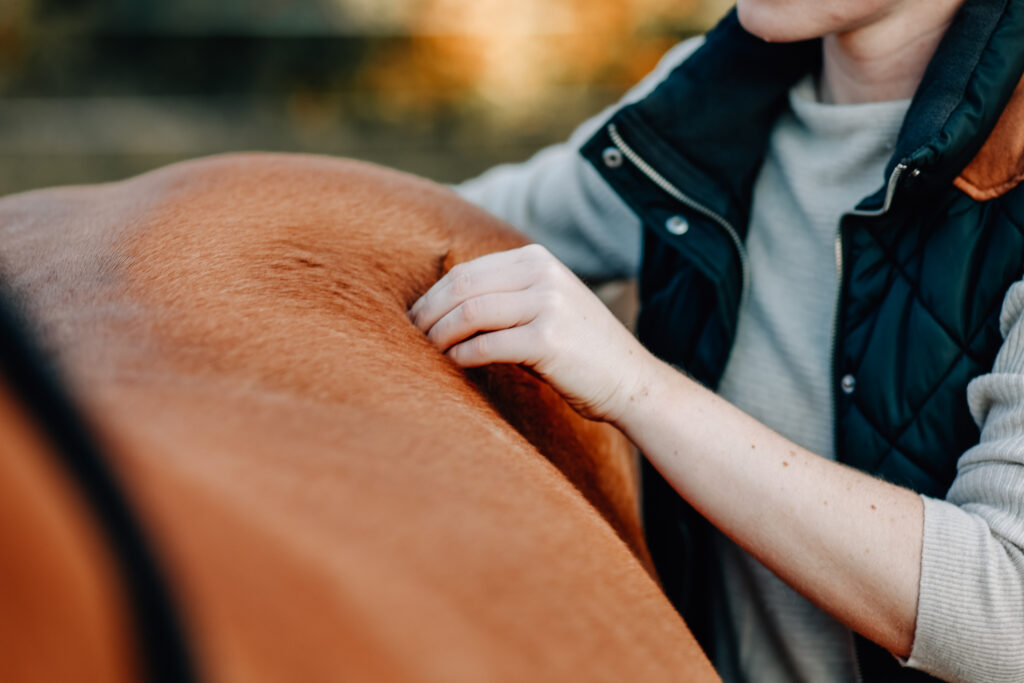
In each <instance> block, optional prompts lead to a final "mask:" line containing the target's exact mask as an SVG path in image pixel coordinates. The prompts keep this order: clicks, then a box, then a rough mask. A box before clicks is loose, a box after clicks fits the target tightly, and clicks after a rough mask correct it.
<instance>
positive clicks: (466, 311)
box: [459, 299, 482, 324]
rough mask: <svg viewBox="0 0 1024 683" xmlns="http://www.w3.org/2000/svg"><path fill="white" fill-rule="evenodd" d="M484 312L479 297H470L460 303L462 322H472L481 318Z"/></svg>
mask: <svg viewBox="0 0 1024 683" xmlns="http://www.w3.org/2000/svg"><path fill="white" fill-rule="evenodd" d="M481 313H482V311H481V307H480V300H479V299H469V300H468V301H464V302H462V303H461V304H459V317H460V318H462V322H464V323H470V324H472V323H473V322H474V321H476V320H479V319H480V314H481Z"/></svg>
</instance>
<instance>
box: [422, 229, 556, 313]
mask: <svg viewBox="0 0 1024 683" xmlns="http://www.w3.org/2000/svg"><path fill="white" fill-rule="evenodd" d="M521 251H522V250H520V249H514V250H512V251H503V252H498V253H495V254H487V255H486V256H482V257H480V258H478V259H474V260H473V261H467V262H466V263H460V264H458V265H456V266H455V267H454V268H452V269H451V270H450V271H448V272H447V273H446V274H445V276H444V277H442V278H441V279H440V280H438V281H437V282H436V283H435V284H434V286H433V287H431V288H430V289H429V290H428V291H427V293H426V294H424V295H423V296H421V297H420V298H419V300H418V301H416V303H414V304H413V305H412V307H411V308H410V309H409V319H410V320H412V322H413V324H414V325H416V326H417V327H418V328H420V329H421V330H423V331H426V330H429V329H430V328H431V327H433V326H434V324H435V323H436V322H437V321H438V320H440V319H441V318H442V317H444V316H445V315H446V314H448V313H449V312H450V311H451V310H452V309H453V308H455V307H456V306H458V305H459V304H461V303H462V302H463V301H466V300H467V299H470V298H473V297H477V296H482V295H484V294H493V293H496V292H502V291H504V292H514V291H519V290H523V289H526V288H527V287H529V286H530V285H531V284H532V283H533V282H534V280H535V274H536V269H535V268H533V267H531V266H530V265H529V263H530V260H529V259H528V258H524V257H523V254H522V253H520V252H521Z"/></svg>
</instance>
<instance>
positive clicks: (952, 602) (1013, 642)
mask: <svg viewBox="0 0 1024 683" xmlns="http://www.w3.org/2000/svg"><path fill="white" fill-rule="evenodd" d="M922 499H923V500H924V545H923V548H922V557H921V588H920V597H919V599H918V606H917V631H916V633H915V636H914V646H913V648H912V650H911V653H910V659H909V660H908V661H907V664H908V665H909V666H912V667H914V668H917V669H922V670H924V671H927V672H928V673H930V674H932V675H934V676H938V677H940V678H943V679H946V680H951V681H986V682H990V681H991V682H995V681H1018V682H1019V681H1020V680H1022V679H1021V676H1022V672H1024V651H1022V650H1021V648H1020V645H1019V643H1020V631H1021V629H1024V614H1022V613H1021V611H1020V595H1021V594H1020V591H1019V590H1017V591H1013V590H1012V589H1010V590H1007V588H1008V587H1009V584H1008V583H1007V582H1008V581H1009V582H1011V583H1012V581H1013V578H1014V575H1015V574H1016V572H1017V569H1016V568H1015V567H1014V566H1013V564H1012V562H1011V561H1010V560H1009V559H1008V558H1007V556H1006V554H1005V552H1004V551H1003V548H1002V545H1001V544H1000V543H999V542H998V541H997V540H996V539H995V538H994V536H993V535H992V533H991V531H990V529H989V527H988V525H987V524H986V523H985V521H984V520H983V519H981V518H980V517H978V516H976V515H972V514H970V513H968V512H966V511H965V510H963V509H961V508H959V507H957V506H956V505H953V504H952V503H949V502H947V501H944V500H935V499H933V498H928V497H927V496H922ZM1007 565H1009V566H1007ZM1018 578H1019V577H1018ZM1007 626H1009V627H1010V628H1009V629H1007ZM1008 630H1009V632H1007V631H1008Z"/></svg>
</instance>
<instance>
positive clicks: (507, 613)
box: [0, 154, 716, 682]
mask: <svg viewBox="0 0 1024 683" xmlns="http://www.w3.org/2000/svg"><path fill="white" fill-rule="evenodd" d="M523 243H524V240H523V238H522V237H521V236H519V235H518V234H517V233H515V232H514V231H513V230H512V229H511V228H509V227H508V226H506V225H504V224H502V223H501V222H500V221H498V220H497V219H495V218H494V217H492V216H490V215H488V214H486V213H484V212H483V211H481V210H479V209H476V208H474V207H472V206H470V205H469V204H466V203H465V202H463V201H461V200H460V199H458V198H457V197H456V196H455V195H454V194H452V193H451V192H450V191H449V190H447V189H445V188H443V187H440V186H438V185H435V184H433V183H430V182H427V181H424V180H420V179H417V178H414V177H411V176H407V175H404V174H400V173H397V172H394V171H389V170H385V169H382V168H379V167H375V166H372V165H369V164H363V163H357V162H351V161H344V160H338V159H328V158H320V157H312V156H287V155H257V154H253V155H230V156H222V157H214V158H210V159H203V160H198V161H193V162H187V163H182V164H178V165H175V166H171V167H168V168H165V169H161V170H157V171H154V172H152V173H148V174H145V175H142V176H139V177H137V178H133V179H130V180H126V181H123V182H119V183H113V184H109V185H99V186H93V187H71V188H59V189H52V190H41V191H37V192H30V193H26V194H23V195H17V196H12V197H8V198H6V199H3V200H0V274H2V279H3V282H4V284H5V294H6V296H7V297H9V298H11V299H12V300H13V301H14V302H15V305H16V307H17V308H18V309H19V311H20V313H19V315H20V316H21V317H22V318H23V319H25V320H28V321H29V325H30V331H31V337H32V338H33V339H34V340H35V341H34V342H33V343H34V344H35V346H36V353H37V356H38V358H41V359H45V360H44V365H47V366H50V367H53V368H55V369H56V372H57V373H58V374H59V376H60V384H61V385H62V386H58V384H57V383H56V382H54V383H53V385H54V387H58V388H56V389H53V387H51V389H53V391H54V392H55V393H53V396H54V397H55V398H49V399H46V398H45V397H44V398H41V399H39V400H36V401H35V402H34V403H32V404H31V405H30V404H29V403H27V402H26V399H25V396H24V392H25V391H29V392H31V391H35V390H34V389H32V387H37V386H50V385H49V384H47V381H44V380H45V378H44V379H41V380H38V382H36V381H34V380H33V381H29V380H26V381H25V382H22V383H21V384H19V383H18V381H16V378H14V379H12V377H13V376H14V375H16V374H17V372H20V370H17V367H21V366H18V365H17V363H15V362H14V361H11V362H10V363H7V367H8V370H7V372H6V376H5V375H0V443H3V444H4V448H3V453H2V455H0V585H3V595H4V600H3V602H4V604H3V606H2V608H0V679H3V680H72V679H73V680H76V681H88V680H97V681H99V680H102V681H122V680H135V679H137V678H138V677H140V676H141V677H147V676H148V677H156V678H159V677H160V675H161V671H162V672H164V674H166V673H167V672H168V671H170V670H171V669H168V668H167V667H172V665H171V664H168V663H167V662H165V663H164V664H162V665H158V666H154V665H153V663H152V661H149V660H147V657H150V656H151V654H152V651H153V648H154V647H155V648H157V649H159V648H160V647H164V646H165V645H166V643H167V642H168V641H172V640H174V637H177V636H175V634H176V633H177V634H178V635H179V636H180V637H181V639H182V643H183V644H182V645H181V647H180V648H179V649H178V650H175V651H174V652H172V653H171V655H168V656H169V657H172V658H173V657H178V658H179V659H181V658H185V659H187V661H185V662H180V661H179V662H178V665H177V666H179V667H180V668H179V669H177V671H178V672H179V673H178V674H176V675H184V674H182V672H191V674H189V675H192V674H194V675H197V676H198V677H200V678H203V679H208V680H216V681H246V682H250V681H446V682H447V681H565V680H580V681H583V680H600V681H648V682H649V681H705V680H714V679H715V678H716V677H715V674H714V672H713V670H712V669H711V667H710V665H709V664H708V661H707V659H706V658H705V657H704V655H703V653H702V652H701V651H700V649H699V648H698V647H697V646H696V645H695V643H694V641H693V639H692V637H691V635H690V633H689V631H688V630H687V628H686V625H685V624H684V622H683V621H682V619H681V618H680V617H679V616H678V615H677V613H676V612H675V611H674V610H673V608H672V607H671V605H670V604H669V602H668V600H667V599H666V598H665V596H664V595H663V594H662V592H661V590H660V589H659V586H658V584H657V582H656V580H655V579H654V578H652V571H651V567H650V561H649V557H648V555H647V551H646V549H645V546H644V542H643V537H642V533H641V527H640V520H639V518H638V505H637V493H636V491H637V481H636V472H635V468H634V461H633V455H632V452H631V450H630V447H629V444H628V443H627V442H626V441H625V439H624V438H623V437H622V436H621V435H620V434H619V433H618V432H616V431H615V430H614V429H612V428H610V427H608V426H607V425H603V424H598V423H594V422H589V421H587V420H584V419H582V418H580V417H579V416H577V415H576V414H575V413H574V412H573V411H572V410H571V409H570V408H568V406H567V405H566V404H565V403H564V402H563V401H562V400H561V399H560V398H559V397H558V396H557V394H555V393H554V392H553V391H552V390H551V389H550V388H549V387H547V385H545V384H543V383H542V382H540V381H538V380H537V379H535V378H534V377H533V376H532V375H530V374H529V373H527V372H526V371H524V370H521V369H520V368H517V367H512V366H493V367H489V368H484V369H481V370H478V371H474V372H471V373H465V372H463V371H462V370H460V369H458V368H457V367H455V366H454V365H453V364H452V363H450V362H449V361H448V360H447V359H446V358H445V357H444V356H443V355H442V354H440V353H439V352H438V351H437V350H436V349H435V348H434V347H433V346H432V345H431V344H429V343H428V341H427V340H426V339H425V338H424V337H423V335H422V334H421V333H420V332H418V331H417V330H416V329H415V328H414V327H413V325H412V324H410V323H409V321H408V319H407V317H406V310H407V308H408V306H409V305H410V304H411V303H412V302H413V301H415V300H416V298H417V297H418V296H419V295H420V294H422V293H423V292H424V291H426V289H427V288H428V287H429V286H430V285H431V284H432V283H434V282H435V281H436V280H437V279H438V278H439V277H440V276H441V275H442V274H443V273H444V272H445V271H446V270H447V269H448V268H450V267H451V266H452V265H453V264H455V263H457V262H459V261H463V260H467V259H470V258H473V257H475V256H478V255H481V254H484V253H487V252H490V251H495V250H500V249H507V248H511V247H515V246H518V245H521V244H523ZM5 353H6V352H5ZM7 360H8V361H9V360H10V357H7ZM11 368H14V369H11ZM12 373H13V374H12ZM42 374H43V375H45V374H46V372H45V371H43V372H42ZM19 387H22V389H19ZM24 387H28V389H24ZM60 396H65V397H66V396H70V399H71V401H73V403H74V404H76V405H77V408H75V409H74V410H76V411H77V414H78V416H79V418H80V421H81V425H84V426H83V427H82V430H84V431H83V433H85V432H88V434H89V435H91V437H90V438H92V439H94V446H95V448H94V449H93V450H95V452H96V453H97V454H99V455H97V456H96V457H95V460H97V462H98V463H99V464H95V463H94V465H95V467H99V468H100V469H102V468H103V467H106V468H108V469H109V473H108V474H109V482H107V483H108V484H109V486H107V489H105V490H107V494H104V495H108V497H109V496H110V495H114V494H115V493H116V494H117V495H119V496H121V497H122V498H123V500H122V501H121V503H123V504H122V505H121V507H120V508H118V509H119V510H121V512H120V513H119V514H122V517H121V518H118V519H121V527H122V528H121V530H120V531H116V530H115V531H111V530H110V528H108V527H109V525H108V526H107V527H105V525H106V524H107V522H105V521H104V520H105V519H107V518H105V517H104V516H103V515H101V514H97V513H96V512H95V505H94V503H95V500H96V499H97V498H96V495H92V497H90V495H91V494H89V493H88V492H83V488H82V487H81V486H80V485H79V484H80V480H81V478H80V477H78V478H76V476H75V475H74V473H73V472H69V470H68V469H67V468H66V467H64V466H62V464H61V463H62V462H65V461H67V460H68V458H69V457H70V461H71V462H73V463H74V462H78V463H81V462H83V461H82V460H81V459H80V458H82V457H85V456H79V455H75V454H74V453H73V454H72V455H71V456H66V454H65V457H64V460H62V457H61V456H60V454H59V453H58V452H59V451H61V448H64V450H65V451H67V450H68V448H71V451H74V452H75V453H78V451H76V450H75V448H72V447H67V448H65V447H63V446H61V445H60V439H58V438H56V437H55V436H54V433H55V432H54V429H53V428H50V427H47V424H49V423H48V420H50V418H52V415H50V414H48V413H50V412H52V411H56V410H59V409H61V410H62V408H60V406H62V405H63V404H62V403H61V400H63V399H61V398H60ZM68 405H70V403H69V404H68ZM32 406H35V408H33V407H32ZM40 406H41V407H40ZM69 410H70V409H69ZM62 414H63V413H62ZM69 419H70V418H69ZM50 421H51V422H52V420H50ZM76 424H77V423H76ZM58 431H59V430H58ZM75 433H76V434H78V432H75ZM79 436H81V434H79ZM83 438H85V437H83ZM89 448H92V447H88V448H87V447H85V446H82V447H81V448H80V449H79V450H82V449H84V450H89ZM82 452H84V451H82ZM90 452H92V451H90ZM76 458H79V459H78V460H76ZM88 462H90V463H91V462H92V460H89V461H88ZM76 466H77V465H76ZM90 466H92V465H90ZM72 469H74V468H72ZM104 481H106V480H104ZM118 492H119V493H118ZM100 498H102V496H100ZM115 507H116V506H115ZM125 515H128V516H129V517H130V518H131V520H130V521H129V520H125V519H123V517H124V516H125ZM108 517H109V515H108ZM132 524H134V525H135V527H132ZM129 527H132V528H135V529H136V531H137V532H138V533H137V536H138V538H137V539H136V540H137V541H138V543H136V545H138V544H141V546H140V547H139V548H136V547H135V546H134V545H133V546H132V547H133V548H135V551H137V552H136V555H137V556H138V557H142V558H143V560H145V561H143V560H139V559H138V557H136V560H135V561H134V562H135V564H134V565H132V562H128V564H127V565H126V563H125V562H124V561H123V560H124V556H125V552H123V551H124V548H121V547H119V544H124V543H127V542H128V541H126V540H125V539H126V538H129V537H130V538H129V540H131V538H135V536H132V535H131V534H130V533H129V532H131V530H132V529H131V528H129ZM125 529H128V531H125ZM125 534H128V536H126V535H125ZM139 539H141V540H139ZM132 542H133V543H135V541H132ZM140 548H141V549H140ZM140 553H141V554H140ZM146 558H148V559H146ZM140 562H141V563H142V565H145V566H144V567H143V568H144V569H146V570H147V571H149V574H147V576H148V577H149V578H148V579H146V581H149V583H145V581H142V583H141V584H140V582H139V581H138V580H137V581H135V582H134V583H132V585H134V586H136V589H135V590H134V592H133V591H132V590H128V588H126V585H127V584H126V581H125V575H126V573H128V574H130V573H131V572H132V571H134V570H133V569H132V566H134V567H135V569H136V570H137V569H138V566H140V565H139V563H140ZM147 562H148V564H147ZM128 565H132V566H128ZM125 566H128V569H125ZM147 568H148V569H147ZM128 583H131V582H128ZM142 584H145V585H146V586H149V588H145V589H138V586H139V585H142ZM161 586H162V588H161ZM161 590H163V591H165V592H166V596H164V597H165V598H166V600H165V603H166V604H164V603H160V604H162V605H163V608H164V609H163V612H161V614H162V616H160V617H159V618H161V619H168V620H170V622H173V623H171V626H169V627H168V630H167V633H169V634H170V635H163V636H161V635H159V634H157V635H156V636H154V635H153V632H154V627H153V624H151V623H149V620H150V619H157V617H152V616H146V614H147V613H146V612H145V610H142V609H140V608H139V606H138V605H137V604H135V602H136V601H137V600H138V599H139V596H142V597H143V598H144V599H145V597H146V596H149V598H148V599H150V600H154V599H155V598H154V591H156V593H159V591H161ZM157 597H159V595H157ZM156 602H158V603H159V602H160V601H159V600H156ZM158 612H159V610H158ZM140 622H141V623H140ZM175 629H177V630H175ZM147 633H148V634H149V635H148V636H147V635H146V634H147ZM147 637H148V638H150V639H151V640H152V641H153V642H155V643H156V645H153V644H152V643H150V645H149V646H146V645H145V643H142V642H141V641H143V640H145V639H146V638H147ZM161 643H163V644H161ZM172 649H173V648H172ZM172 668H173V667H172ZM154 672H155V673H154Z"/></svg>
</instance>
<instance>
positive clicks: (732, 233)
mask: <svg viewBox="0 0 1024 683" xmlns="http://www.w3.org/2000/svg"><path fill="white" fill-rule="evenodd" d="M608 136H609V137H611V139H612V142H613V143H615V146H616V147H617V148H618V150H619V151H620V152H622V156H624V157H626V158H627V159H629V160H630V162H632V164H633V165H634V166H636V167H637V168H638V169H639V170H640V172H641V173H643V174H644V175H645V176H647V178H648V179H650V181H651V182H653V183H654V184H655V185H657V186H658V187H660V188H661V189H662V190H664V191H665V193H666V194H668V195H669V196H670V197H672V198H673V199H676V200H678V201H679V202H681V203H682V204H684V205H686V206H688V207H689V208H691V209H693V210H694V211H696V212H697V213H700V214H702V215H704V216H706V217H708V218H710V219H711V220H712V221H714V222H715V223H716V224H717V225H719V226H720V227H721V228H722V229H723V230H724V231H725V234H726V235H727V236H728V237H729V239H730V240H732V244H733V246H734V247H735V248H736V254H737V255H738V256H739V259H740V282H741V285H742V288H741V294H740V299H741V301H742V299H745V298H746V294H747V285H748V283H749V280H750V278H749V277H748V271H747V250H746V248H745V247H744V246H743V240H742V239H740V236H739V233H738V232H736V229H735V228H734V227H733V226H732V224H731V223H729V221H727V220H726V219H725V218H723V217H722V216H721V215H720V214H718V213H716V212H715V211H712V210H711V209H709V208H708V207H706V206H704V205H703V204H701V203H699V202H698V201H697V200H695V199H693V198H692V197H690V196H689V195H686V194H684V193H683V192H682V191H681V190H680V189H679V188H677V187H676V186H675V185H673V184H672V183H670V182H669V181H668V180H667V179H666V178H665V177H664V176H663V175H661V174H660V173H658V172H657V171H656V170H654V167H653V166H651V165H650V164H648V163H647V162H646V161H644V159H643V158H642V157H641V156H640V155H639V154H637V153H636V152H635V151H634V150H633V148H632V147H630V146H629V145H628V144H626V141H625V140H623V139H622V136H621V135H619V130H618V127H617V126H616V125H615V124H614V123H609V124H608Z"/></svg>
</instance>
